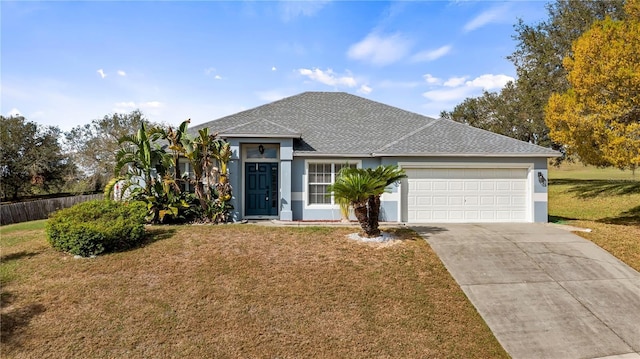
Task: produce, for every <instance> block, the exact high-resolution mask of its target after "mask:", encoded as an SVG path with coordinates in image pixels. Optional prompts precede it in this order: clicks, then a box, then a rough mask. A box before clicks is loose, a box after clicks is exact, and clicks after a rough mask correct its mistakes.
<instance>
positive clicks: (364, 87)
mask: <svg viewBox="0 0 640 359" xmlns="http://www.w3.org/2000/svg"><path fill="white" fill-rule="evenodd" d="M371 91H373V89H372V88H371V87H369V86H367V85H362V86H360V89H359V90H358V92H359V93H361V94H364V95H368V94H370V93H371Z"/></svg>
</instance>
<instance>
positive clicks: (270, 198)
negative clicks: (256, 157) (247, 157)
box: [244, 162, 278, 216]
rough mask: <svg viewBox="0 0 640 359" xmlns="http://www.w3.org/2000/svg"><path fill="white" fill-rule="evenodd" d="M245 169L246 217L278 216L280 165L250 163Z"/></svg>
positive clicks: (246, 164)
mask: <svg viewBox="0 0 640 359" xmlns="http://www.w3.org/2000/svg"><path fill="white" fill-rule="evenodd" d="M244 169H245V172H244V173H245V197H244V198H245V200H244V205H245V215H247V216H277V215H278V164H277V163H262V162H258V163H255V162H248V163H245V165H244Z"/></svg>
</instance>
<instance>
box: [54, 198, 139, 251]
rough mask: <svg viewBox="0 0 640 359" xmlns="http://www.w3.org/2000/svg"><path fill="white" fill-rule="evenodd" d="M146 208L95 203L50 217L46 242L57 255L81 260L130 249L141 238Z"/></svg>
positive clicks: (123, 204) (115, 203)
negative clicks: (61, 252) (65, 254)
mask: <svg viewBox="0 0 640 359" xmlns="http://www.w3.org/2000/svg"><path fill="white" fill-rule="evenodd" d="M146 210H147V208H146V205H145V204H144V203H141V202H130V203H122V202H116V201H110V200H96V201H88V202H83V203H80V204H77V205H75V206H73V207H70V208H66V209H61V210H59V211H57V212H55V213H53V214H52V215H51V216H50V217H49V220H48V221H47V224H46V232H47V238H48V240H49V243H50V244H51V246H52V247H53V248H55V249H57V250H59V251H63V252H68V253H71V254H75V255H80V256H83V257H88V256H92V255H98V254H101V253H108V252H114V251H118V250H123V249H127V248H131V247H133V246H135V245H137V244H139V243H140V242H141V241H142V239H143V238H144V233H145V232H144V223H145V219H144V217H145V214H146Z"/></svg>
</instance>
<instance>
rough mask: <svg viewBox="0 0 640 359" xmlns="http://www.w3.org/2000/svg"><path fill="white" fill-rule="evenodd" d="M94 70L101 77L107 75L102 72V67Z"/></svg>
mask: <svg viewBox="0 0 640 359" xmlns="http://www.w3.org/2000/svg"><path fill="white" fill-rule="evenodd" d="M96 72H97V73H98V74H99V75H100V77H101V78H105V77H107V74H105V73H104V70H102V69H99V70H98V71H96Z"/></svg>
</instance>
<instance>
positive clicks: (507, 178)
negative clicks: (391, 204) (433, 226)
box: [406, 168, 528, 223]
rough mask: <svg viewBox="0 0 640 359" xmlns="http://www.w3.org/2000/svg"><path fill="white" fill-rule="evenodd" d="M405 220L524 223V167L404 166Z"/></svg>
mask: <svg viewBox="0 0 640 359" xmlns="http://www.w3.org/2000/svg"><path fill="white" fill-rule="evenodd" d="M406 172H407V177H408V179H407V182H408V189H407V194H406V198H407V221H408V222H415V223H421V222H422V223H424V222H435V223H437V222H527V221H528V218H527V197H528V196H527V191H528V186H527V169H526V168H408V169H406Z"/></svg>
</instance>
